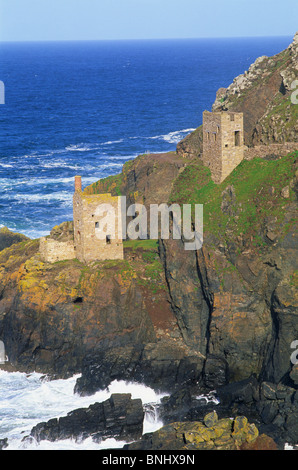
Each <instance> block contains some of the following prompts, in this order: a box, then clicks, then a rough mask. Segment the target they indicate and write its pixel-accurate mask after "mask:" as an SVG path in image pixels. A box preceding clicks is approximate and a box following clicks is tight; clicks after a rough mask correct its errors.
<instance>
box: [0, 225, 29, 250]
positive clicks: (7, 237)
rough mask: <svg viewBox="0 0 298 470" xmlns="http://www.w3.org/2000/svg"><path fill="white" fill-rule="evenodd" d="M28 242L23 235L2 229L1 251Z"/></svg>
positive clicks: (0, 234) (0, 232) (0, 230)
mask: <svg viewBox="0 0 298 470" xmlns="http://www.w3.org/2000/svg"><path fill="white" fill-rule="evenodd" d="M26 240H29V238H28V237H26V236H25V235H23V234H21V233H15V232H12V231H11V230H9V229H8V228H7V227H2V228H1V229H0V251H1V250H4V248H8V247H10V246H11V245H14V244H15V243H20V242H23V241H26Z"/></svg>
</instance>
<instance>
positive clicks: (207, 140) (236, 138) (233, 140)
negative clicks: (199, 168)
mask: <svg viewBox="0 0 298 470" xmlns="http://www.w3.org/2000/svg"><path fill="white" fill-rule="evenodd" d="M243 157H244V142H243V113H233V112H225V111H222V112H217V113H212V112H209V111H204V112H203V163H204V165H206V166H208V167H209V168H210V171H211V177H212V179H213V181H214V182H215V183H217V184H219V183H221V182H222V181H223V180H224V179H225V178H226V177H227V176H228V175H229V174H230V173H231V172H232V171H233V169H234V168H236V166H237V165H239V163H240V162H241V161H242V160H243Z"/></svg>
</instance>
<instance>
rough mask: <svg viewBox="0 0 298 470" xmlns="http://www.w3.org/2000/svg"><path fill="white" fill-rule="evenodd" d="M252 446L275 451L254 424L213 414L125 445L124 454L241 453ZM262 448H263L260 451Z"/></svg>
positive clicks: (245, 419)
mask: <svg viewBox="0 0 298 470" xmlns="http://www.w3.org/2000/svg"><path fill="white" fill-rule="evenodd" d="M251 446H254V448H257V449H259V450H261V449H262V448H264V449H268V448H270V449H271V450H277V446H276V444H275V443H274V441H273V440H272V439H270V438H269V437H268V436H264V435H263V436H262V438H260V436H259V431H258V429H257V427H256V426H255V424H254V423H249V421H248V420H247V418H246V417H245V416H236V417H235V418H234V419H230V418H223V419H218V416H217V413H216V412H215V411H213V412H211V413H209V414H207V415H206V416H205V417H204V419H203V420H202V421H192V422H188V421H186V422H174V423H171V424H168V425H166V426H164V427H162V428H161V429H159V430H158V431H156V432H154V433H150V434H145V435H144V436H143V437H142V439H141V440H139V441H137V442H134V443H131V444H127V445H126V446H125V449H127V450H241V449H242V448H243V449H244V448H245V449H249V448H251ZM262 446H264V447H262Z"/></svg>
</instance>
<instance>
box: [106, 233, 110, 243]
mask: <svg viewBox="0 0 298 470" xmlns="http://www.w3.org/2000/svg"><path fill="white" fill-rule="evenodd" d="M106 243H107V245H110V244H111V235H107V236H106Z"/></svg>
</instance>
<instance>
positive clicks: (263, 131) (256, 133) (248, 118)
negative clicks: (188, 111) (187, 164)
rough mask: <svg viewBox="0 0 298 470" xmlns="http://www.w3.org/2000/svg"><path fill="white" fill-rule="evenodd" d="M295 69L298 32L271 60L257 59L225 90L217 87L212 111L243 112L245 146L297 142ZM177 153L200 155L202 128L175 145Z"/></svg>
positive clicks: (267, 58)
mask: <svg viewBox="0 0 298 470" xmlns="http://www.w3.org/2000/svg"><path fill="white" fill-rule="evenodd" d="M297 69H298V33H296V35H295V37H294V39H293V42H292V43H291V44H290V45H289V47H288V48H287V49H285V50H284V51H282V52H280V53H279V54H276V55H275V56H273V57H267V56H262V57H259V58H258V59H257V60H256V61H255V62H254V63H253V64H252V65H251V66H250V68H249V69H248V70H247V71H245V72H244V73H243V74H241V75H239V76H238V77H236V78H235V79H234V80H233V83H231V84H230V85H229V87H228V88H220V89H219V90H218V91H217V94H216V99H215V102H214V103H213V105H212V111H235V112H243V114H244V143H245V145H247V146H252V145H260V144H265V145H268V144H272V143H280V144H282V143H284V142H297V141H298V137H297V136H298V124H297V122H298V111H297V109H298V108H297V106H296V105H295V104H294V103H293V102H292V101H291V97H293V96H292V95H293V93H294V89H292V88H291V86H292V83H293V82H294V81H295V80H296V79H297ZM295 89H297V86H296V87H295ZM295 96H296V95H295ZM177 152H178V153H179V155H184V156H191V155H193V156H198V155H199V154H200V153H202V127H201V126H200V127H199V128H198V129H196V131H194V132H193V133H191V134H189V135H188V136H187V137H185V139H184V140H182V141H181V142H180V143H179V144H178V146H177Z"/></svg>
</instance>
